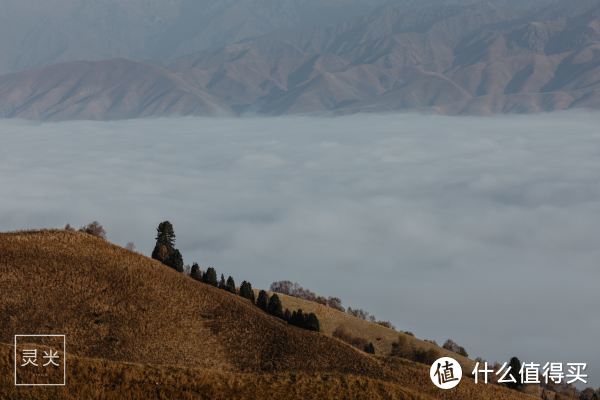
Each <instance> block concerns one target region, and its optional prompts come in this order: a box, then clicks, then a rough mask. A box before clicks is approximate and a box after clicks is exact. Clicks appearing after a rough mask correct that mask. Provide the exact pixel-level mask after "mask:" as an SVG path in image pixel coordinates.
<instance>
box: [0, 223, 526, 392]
mask: <svg viewBox="0 0 600 400" xmlns="http://www.w3.org/2000/svg"><path fill="white" fill-rule="evenodd" d="M23 332H28V333H32V332H35V333H61V334H66V337H67V349H68V353H69V357H68V360H69V361H68V363H67V364H68V371H67V379H68V382H69V383H68V385H67V387H65V388H58V389H52V390H49V391H48V390H44V389H37V390H32V389H29V388H18V389H17V388H15V387H13V386H12V384H11V383H10V382H11V379H12V365H13V361H12V355H11V354H12V353H11V348H10V343H12V340H13V335H14V334H16V333H23ZM0 343H3V344H2V345H0V372H1V373H0V376H1V378H0V379H1V380H2V381H1V382H0V388H1V389H0V398H23V396H26V397H27V398H35V399H76V398H119V393H121V396H122V393H124V391H127V393H128V395H129V396H130V398H180V399H188V398H190V399H191V398H298V399H300V398H323V399H327V398H365V399H366V398H374V399H377V398H393V399H430V398H442V399H468V398H469V399H470V398H474V397H473V394H474V393H477V395H478V396H481V397H479V398H482V399H487V398H490V399H491V398H494V399H521V398H522V399H526V398H529V397H527V396H525V395H521V394H518V393H516V392H512V391H508V390H506V389H503V388H499V387H491V386H490V387H485V386H477V387H475V386H474V384H473V382H472V381H471V380H469V379H468V378H467V379H465V382H464V383H461V385H460V388H459V389H458V390H456V391H448V392H444V393H442V392H440V391H437V390H436V389H435V387H434V386H433V385H431V384H430V383H427V381H428V379H429V378H428V371H427V368H426V367H425V366H420V365H416V364H414V363H411V362H408V361H407V362H405V363H404V364H402V362H400V360H395V361H394V360H385V359H383V358H376V357H372V356H369V355H367V354H365V353H363V352H361V351H358V350H356V349H354V348H352V347H350V346H348V345H346V344H345V343H342V342H340V341H339V340H336V339H333V338H330V337H328V336H327V335H323V334H320V333H314V332H308V331H304V330H301V329H298V328H295V327H292V326H290V325H287V324H285V323H283V322H282V321H280V320H278V319H276V318H273V317H271V316H269V315H267V314H265V313H263V312H262V311H260V310H259V309H258V308H257V307H255V306H253V305H252V304H250V303H249V302H248V301H246V300H245V299H242V298H241V297H239V296H235V295H232V294H230V293H227V292H225V291H222V290H219V289H216V288H213V287H211V286H208V285H205V284H203V283H199V282H196V281H194V280H192V279H191V278H189V277H187V276H185V275H182V274H180V273H177V272H175V271H174V270H171V269H169V268H167V267H165V266H163V265H161V264H159V263H157V262H155V261H153V260H151V259H148V258H146V257H144V256H142V255H140V254H137V253H133V252H130V251H127V250H125V249H123V248H120V247H118V246H114V245H112V244H110V243H108V242H107V241H105V240H102V239H98V238H96V237H93V236H89V235H86V234H83V233H76V232H66V231H41V232H24V233H9V234H0ZM399 362H400V364H398V363H399Z"/></svg>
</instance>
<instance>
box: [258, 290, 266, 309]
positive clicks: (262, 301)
mask: <svg viewBox="0 0 600 400" xmlns="http://www.w3.org/2000/svg"><path fill="white" fill-rule="evenodd" d="M256 305H257V306H258V308H260V309H261V310H264V311H267V307H268V305H269V295H268V294H267V292H265V291H264V290H261V291H260V292H259V293H258V299H256Z"/></svg>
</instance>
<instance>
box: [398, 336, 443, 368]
mask: <svg viewBox="0 0 600 400" xmlns="http://www.w3.org/2000/svg"><path fill="white" fill-rule="evenodd" d="M440 354H441V353H440V352H439V351H438V350H436V349H418V348H416V347H415V346H414V344H413V343H412V342H409V340H408V338H407V337H406V336H404V335H401V336H399V337H398V340H397V341H396V342H394V343H392V351H391V353H390V356H392V357H401V358H406V359H408V360H412V361H415V362H418V363H421V364H428V365H429V364H431V363H433V362H434V361H435V360H437V359H438V358H440Z"/></svg>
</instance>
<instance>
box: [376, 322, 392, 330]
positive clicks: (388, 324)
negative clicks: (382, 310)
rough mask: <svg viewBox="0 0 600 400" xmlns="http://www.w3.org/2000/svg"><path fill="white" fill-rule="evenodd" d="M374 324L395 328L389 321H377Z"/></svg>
mask: <svg viewBox="0 0 600 400" xmlns="http://www.w3.org/2000/svg"><path fill="white" fill-rule="evenodd" d="M376 324H378V325H381V326H385V327H386V328H389V329H393V330H396V327H395V326H394V325H392V323H391V322H390V321H377V322H376Z"/></svg>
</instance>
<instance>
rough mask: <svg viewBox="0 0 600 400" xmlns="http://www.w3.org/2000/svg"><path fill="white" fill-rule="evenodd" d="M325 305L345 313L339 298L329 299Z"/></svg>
mask: <svg viewBox="0 0 600 400" xmlns="http://www.w3.org/2000/svg"><path fill="white" fill-rule="evenodd" d="M327 305H328V306H329V307H331V308H333V309H336V310H338V311H342V312H345V311H346V309H345V308H344V306H342V300H341V299H340V298H339V297H329V298H328V299H327Z"/></svg>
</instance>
